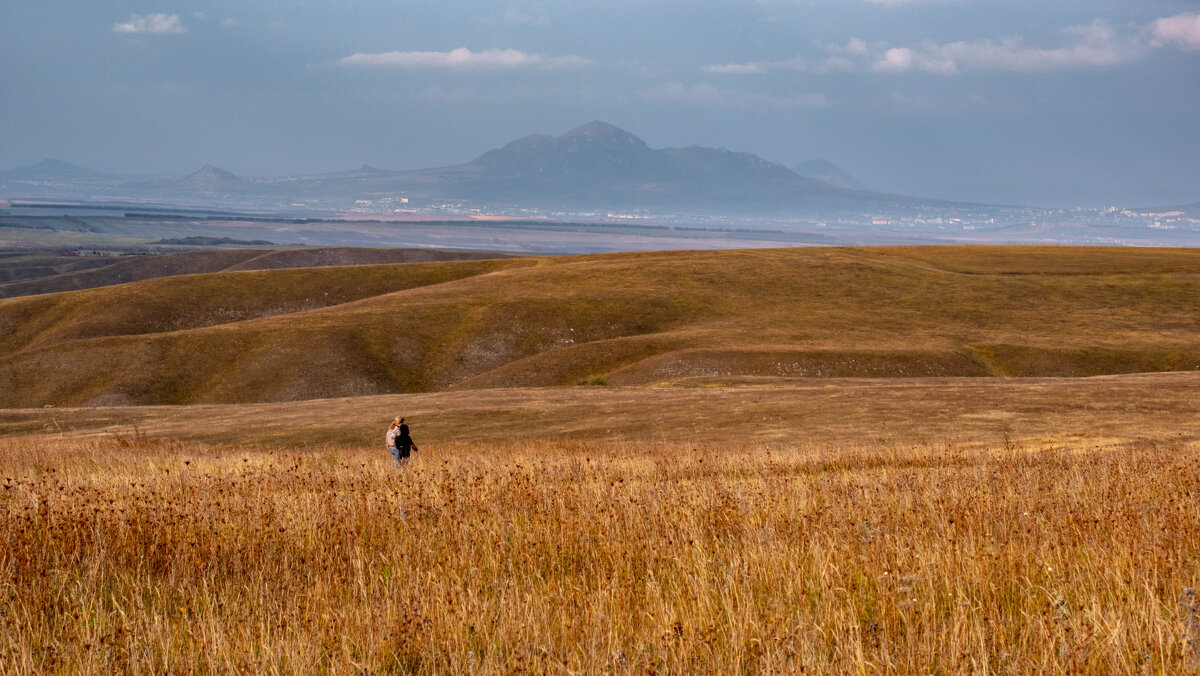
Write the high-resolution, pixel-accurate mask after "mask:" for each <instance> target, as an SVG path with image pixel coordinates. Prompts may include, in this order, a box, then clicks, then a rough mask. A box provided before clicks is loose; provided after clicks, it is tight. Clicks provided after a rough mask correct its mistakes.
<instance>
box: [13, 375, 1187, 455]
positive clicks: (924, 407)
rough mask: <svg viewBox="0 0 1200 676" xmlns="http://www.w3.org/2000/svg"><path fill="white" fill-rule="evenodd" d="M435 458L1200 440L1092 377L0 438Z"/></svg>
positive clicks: (721, 389)
mask: <svg viewBox="0 0 1200 676" xmlns="http://www.w3.org/2000/svg"><path fill="white" fill-rule="evenodd" d="M397 415H403V416H406V417H407V418H409V420H410V421H412V422H413V424H414V432H413V434H414V436H415V437H416V438H417V439H418V441H419V442H424V443H425V444H427V445H429V446H430V447H431V448H435V447H436V446H437V445H438V444H441V443H447V442H452V441H454V442H470V441H480V442H500V441H528V440H548V439H549V440H557V439H567V440H575V441H581V440H586V441H590V442H601V443H602V442H605V441H610V442H617V441H664V440H668V441H672V442H680V443H717V444H731V443H732V444H741V443H755V444H762V443H767V444H787V445H794V444H858V443H863V442H887V443H905V444H911V443H938V442H943V441H953V442H955V443H975V444H989V445H990V444H995V443H1001V444H1003V443H1012V442H1016V441H1038V440H1043V439H1058V440H1071V441H1081V442H1089V443H1110V442H1130V441H1155V442H1167V441H1170V442H1185V443H1196V442H1197V441H1200V372H1177V373H1155V374H1133V375H1118V376H1100V377H1093V378H883V379H853V378H851V379H839V378H827V379H803V378H796V379H785V378H735V379H721V378H692V379H682V380H677V381H674V382H673V383H671V384H669V385H661V386H641V387H607V386H577V387H557V388H516V389H481V390H450V391H444V392H431V393H421V394H397V395H379V396H370V397H351V398H340V399H319V400H310V401H295V402H284V403H272V404H238V405H234V404H230V405H226V404H220V405H193V406H135V407H91V408H37V409H0V436H13V435H21V434H44V433H53V434H55V435H61V436H67V437H76V436H85V437H98V438H113V437H114V436H120V437H126V438H131V437H135V436H138V435H142V436H150V437H160V438H170V439H179V440H186V441H202V442H206V443H225V444H239V445H246V444H249V445H260V446H272V447H275V446H286V447H307V446H316V445H320V444H323V443H338V444H346V443H351V444H363V445H364V446H375V445H379V444H381V443H382V438H383V432H384V427H385V426H386V425H387V423H388V422H389V421H390V420H391V419H392V418H393V417H395V416H397Z"/></svg>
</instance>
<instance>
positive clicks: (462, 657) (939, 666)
mask: <svg viewBox="0 0 1200 676" xmlns="http://www.w3.org/2000/svg"><path fill="white" fill-rule="evenodd" d="M390 462H391V461H390V459H388V458H386V456H384V454H383V452H382V451H378V450H375V449H364V448H359V447H350V446H325V447H313V448H285V447H280V448H276V449H273V450H272V449H258V450H247V449H245V448H240V447H238V446H201V445H194V444H191V443H184V442H177V441H171V440H157V439H148V438H145V437H134V438H130V439H114V438H113V437H111V436H108V437H103V438H100V437H96V438H91V439H70V438H66V439H57V438H52V437H47V436H41V437H19V438H9V439H4V440H0V477H3V482H4V488H3V490H2V491H0V505H3V508H2V509H3V517H2V518H3V527H2V528H0V533H2V535H0V539H2V540H3V541H2V542H0V571H2V572H0V575H3V579H2V582H0V618H2V619H0V622H2V623H3V626H2V628H0V670H4V671H7V672H14V673H22V672H30V671H50V672H55V671H57V672H62V673H111V672H113V671H118V672H119V671H133V672H167V671H170V672H189V671H223V672H230V671H238V672H248V671H279V672H287V673H312V672H314V671H327V672H338V673H347V672H356V673H380V672H416V673H461V672H471V671H475V672H481V673H496V672H518V671H532V672H554V671H571V672H591V673H596V672H615V673H634V672H638V673H641V672H646V671H651V672H654V671H657V672H675V673H680V672H693V673H706V672H733V673H742V672H768V673H771V672H774V673H795V672H799V671H801V670H807V671H809V672H816V673H846V672H902V673H917V672H920V673H928V672H943V673H962V672H1000V673H1030V672H1053V673H1068V672H1069V673H1122V672H1124V673H1128V672H1148V673H1179V672H1185V671H1187V670H1190V669H1197V668H1200V619H1198V618H1197V613H1198V611H1200V609H1198V608H1197V604H1198V603H1200V601H1197V599H1196V597H1195V594H1194V592H1192V591H1190V589H1191V588H1194V587H1195V586H1196V584H1197V582H1198V581H1200V510H1198V509H1197V507H1196V504H1197V502H1198V498H1200V495H1197V492H1198V491H1197V487H1198V486H1200V445H1197V444H1196V443H1195V442H1194V441H1179V442H1166V443H1163V444H1154V443H1141V444H1138V443H1123V444H1119V445H1109V446H1095V445H1085V444H1082V443H1079V442H1070V443H1065V442H1064V443H1054V442H1052V441H1042V442H1038V443H1036V444H1033V445H1021V444H1013V443H1010V444H1003V443H997V444H995V445H992V446H990V447H979V446H975V445H965V444H964V445H956V444H953V443H939V444H927V445H905V444H890V445H889V444H876V445H872V446H866V447H858V446H843V447H831V446H828V445H820V444H814V445H811V446H806V445H790V444H778V445H754V446H741V447H739V446H728V445H726V446H720V447H708V446H701V445H673V444H665V443H664V444H654V443H633V442H629V443H622V442H615V443H601V442H593V443H590V444H572V443H565V442H538V441H524V442H519V443H514V444H510V445H500V444H490V445H486V446H485V445H470V444H455V445H450V446H448V447H444V448H438V449H437V450H436V452H435V451H434V450H432V449H429V450H427V451H422V453H421V454H419V455H418V457H417V458H416V460H415V461H414V462H413V463H412V464H411V465H410V466H408V467H407V468H405V469H404V470H403V471H395V470H394V469H393V468H392V467H391V464H390Z"/></svg>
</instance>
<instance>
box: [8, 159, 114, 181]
mask: <svg viewBox="0 0 1200 676" xmlns="http://www.w3.org/2000/svg"><path fill="white" fill-rule="evenodd" d="M6 174H7V177H8V178H10V179H14V180H18V181H21V180H26V181H36V180H48V179H76V178H84V177H87V176H95V175H96V172H95V171H93V170H91V169H88V168H86V167H81V166H79V165H76V164H71V163H70V162H64V161H62V160H54V159H45V160H42V161H41V162H38V163H37V164H29V165H25V166H23V167H17V168H16V169H13V170H12V171H9V172H6Z"/></svg>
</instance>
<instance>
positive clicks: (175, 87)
mask: <svg viewBox="0 0 1200 676" xmlns="http://www.w3.org/2000/svg"><path fill="white" fill-rule="evenodd" d="M1198 12H1200V2H1197V1H1196V0H1187V1H1181V0H1136V1H1134V0H758V1H755V0H629V1H627V0H577V1H572V2H549V1H546V2H484V1H482V0H443V1H442V2H398V1H394V0H392V1H385V0H343V1H341V2H329V1H327V0H323V1H320V2H317V1H314V0H293V1H291V2H280V1H278V0H276V1H273V2H266V1H263V0H238V1H237V2H233V1H224V0H217V1H214V2H203V3H199V2H194V3H191V4H188V3H186V2H175V3H172V2H171V1H170V0H166V1H163V0H142V1H138V2H126V1H124V0H106V1H105V2H96V1H95V0H39V1H38V2H25V1H18V0H11V1H8V2H3V3H0V91H3V93H4V94H3V99H2V102H3V105H0V168H12V167H15V166H18V165H23V164H29V163H32V162H36V161H38V160H40V159H42V158H44V157H55V158H60V159H64V160H67V161H70V162H75V163H77V164H82V165H84V166H88V167H91V168H94V169H99V170H103V171H122V172H139V173H141V172H163V173H188V172H191V171H193V170H195V169H196V168H198V167H199V166H200V165H202V164H206V163H210V164H214V165H217V166H220V167H222V168H225V169H228V170H230V171H233V172H234V173H236V174H239V175H244V176H264V175H283V174H298V173H314V172H323V171H334V170H344V169H350V168H354V167H357V166H360V165H362V164H370V165H373V166H378V167H384V168H395V169H407V168H420V167H428V166H440V165H449V164H457V163H460V162H465V161H468V160H470V159H472V158H474V157H476V156H477V155H479V154H481V153H482V152H484V151H486V150H488V149H490V148H493V147H496V146H499V145H503V144H504V143H507V142H508V141H511V140H513V139H514V138H517V137H519V136H522V135H525V134H530V133H549V134H560V133H562V132H564V131H566V130H568V129H570V128H572V127H574V126H577V125H579V124H582V123H584V122H587V121H589V120H592V119H600V120H604V121H606V122H611V123H613V124H615V125H617V126H619V127H622V128H624V129H626V130H628V131H630V132H632V133H634V134H636V135H638V136H640V137H642V138H643V139H645V140H646V142H647V143H649V144H650V145H651V146H653V147H665V146H680V145H692V144H698V145H706V146H720V147H726V148H730V149H734V150H746V151H750V152H753V153H757V154H759V155H761V156H763V157H765V158H767V159H770V160H774V161H777V162H781V163H783V164H787V165H794V164H796V163H799V162H801V161H804V160H808V159H813V158H825V159H828V160H831V161H833V162H835V163H836V164H838V165H840V166H842V167H843V168H844V169H846V170H847V171H849V172H850V173H851V174H853V175H854V176H856V177H857V178H859V179H860V180H862V181H863V182H864V183H866V184H868V185H869V186H871V187H873V188H877V189H882V190H889V191H895V192H903V193H910V194H915V195H921V196H928V197H947V198H955V199H986V200H992V201H1006V202H1021V203H1031V204H1047V205H1056V206H1058V205H1075V204H1082V205H1100V204H1110V203H1111V204H1124V205H1129V206H1140V205H1156V204H1170V203H1177V202H1184V201H1187V202H1193V201H1197V200H1200V162H1198V161H1197V158H1200V14H1198Z"/></svg>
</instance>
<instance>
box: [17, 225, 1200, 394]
mask: <svg viewBox="0 0 1200 676" xmlns="http://www.w3.org/2000/svg"><path fill="white" fill-rule="evenodd" d="M472 266H474V267H472ZM1014 272H1016V273H1018V274H1014ZM346 275H350V276H349V277H348V276H346ZM355 275H358V276H355ZM438 275H442V276H441V277H440V278H439V277H438ZM393 277H396V278H406V279H410V280H412V283H411V284H409V285H407V286H404V285H403V284H400V285H398V286H396V287H394V288H395V289H397V290H393V291H391V292H389V291H387V290H386V289H387V288H388V287H387V284H386V283H385V282H386V281H387V280H390V279H391V278H393ZM337 280H341V282H340V283H342V284H343V285H344V287H343V291H342V292H341V294H340V295H339V296H338V300H339V301H341V302H340V303H339V304H336V305H330V306H328V307H322V308H318V309H304V308H303V307H301V308H298V309H300V310H302V311H299V312H293V313H288V314H275V315H274V316H262V311H263V308H264V307H268V305H269V304H270V303H276V304H281V305H282V304H285V301H290V302H295V301H297V300H298V299H300V298H305V299H308V298H311V294H312V293H315V292H316V290H318V289H321V288H329V287H331V286H332V285H334V284H335V282H336V281H337ZM167 281H170V282H171V284H165V282H167ZM373 284H374V285H377V286H372V285H373ZM401 287H403V289H402V290H399V289H401ZM293 289H294V290H293ZM117 291H119V292H120V293H113V292H117ZM102 292H109V293H110V294H111V295H101V294H102ZM310 292H311V293H310ZM289 294H291V295H289ZM304 294H307V295H304ZM208 296H211V297H214V298H219V297H222V296H224V297H228V298H237V299H238V301H237V303H235V305H237V306H238V307H242V308H245V310H244V314H242V315H238V316H236V317H234V321H231V323H225V324H220V325H211V326H206V327H205V326H201V325H198V324H196V323H195V322H194V321H193V320H192V319H188V320H187V321H183V319H187V315H186V312H185V311H181V312H184V314H183V315H179V316H177V315H175V314H173V312H171V311H168V309H170V308H175V307H184V306H186V305H187V303H183V302H180V299H184V298H193V299H194V298H203V297H208ZM44 298H46V299H48V300H50V301H54V304H48V305H42V306H38V305H35V304H31V303H32V301H35V300H38V299H13V300H8V301H3V302H0V341H2V342H0V347H3V349H4V351H5V354H6V355H7V356H5V357H3V358H0V405H4V406H9V407H11V406H36V405H41V404H44V403H54V404H59V405H63V404H83V403H192V402H251V401H286V400H294V399H305V398H315V397H334V396H358V395H365V394H376V393H388V392H415V391H434V390H442V389H446V388H452V387H459V388H462V387H503V386H517V385H520V386H530V385H569V384H574V383H576V382H579V381H580V380H582V379H585V378H590V377H592V376H604V377H605V378H606V379H607V380H608V381H609V382H610V383H611V384H623V383H630V384H633V383H661V382H671V381H681V380H682V381H686V380H688V379H693V378H714V377H715V378H728V377H745V376H775V377H779V376H785V377H789V376H790V377H813V376H818V377H819V376H973V375H1005V376H1013V375H1015V376H1029V375H1070V376H1076V375H1095V374H1105V373H1122V372H1132V371H1165V370H1194V369H1200V251H1193V250H1157V249H1155V250H1146V249H1141V250H1135V249H1111V248H1098V249H1063V248H1029V247H1014V248H1004V249H997V248H986V249H985V248H978V249H977V248H965V247H964V248H955V247H947V248H940V249H921V250H913V249H906V248H898V249H888V248H879V249H836V248H822V249H791V250H753V251H719V252H666V253H647V254H619V255H606V256H579V257H569V258H560V259H519V260H510V261H492V262H479V263H467V262H460V263H431V264H423V265H410V266H391V267H387V266H380V267H379V268H375V267H373V266H367V267H364V268H321V269H313V270H280V271H263V272H256V273H221V274H217V275H197V276H191V277H181V278H177V279H173V280H158V281H157V282H142V283H138V284H132V285H126V286H124V287H115V288H114V289H108V290H94V291H83V292H77V293H71V294H63V295H60V296H51V297H44ZM148 298H149V299H155V300H154V301H153V302H154V303H158V305H156V306H155V307H157V308H159V313H160V315H161V316H160V318H159V319H158V322H157V323H156V324H149V323H144V322H139V321H138V318H139V317H144V316H147V315H150V314H152V313H150V312H149V311H147V310H146V309H145V307H146V305H145V304H146V303H147V302H148V301H147V299H148ZM354 298H359V300H354ZM98 304H102V305H103V306H104V307H106V308H108V310H107V311H106V314H109V313H111V314H112V315H113V319H111V320H103V321H101V320H99V319H97V318H95V317H93V316H90V315H88V314H87V313H83V314H80V312H81V311H80V310H79V309H78V308H81V307H82V308H87V307H92V306H96V305H98ZM67 305H70V306H71V307H74V308H76V309H75V310H73V311H68V310H67V309H64V307H66V306H67ZM255 312H257V313H259V314H258V315H255V314H254V313H255ZM268 314H269V313H268ZM231 316H232V315H231ZM181 317H182V319H181ZM255 317H256V318H255ZM193 319H194V318H193ZM188 321H192V324H190V325H189V324H188ZM181 323H182V325H181ZM188 326H195V328H185V327H188ZM172 327H178V328H179V330H172ZM149 330H154V331H159V332H157V333H149V332H148V331H149ZM162 331H166V332H162Z"/></svg>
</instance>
